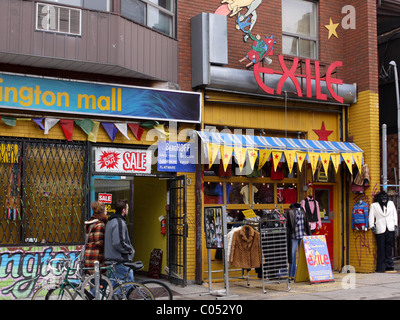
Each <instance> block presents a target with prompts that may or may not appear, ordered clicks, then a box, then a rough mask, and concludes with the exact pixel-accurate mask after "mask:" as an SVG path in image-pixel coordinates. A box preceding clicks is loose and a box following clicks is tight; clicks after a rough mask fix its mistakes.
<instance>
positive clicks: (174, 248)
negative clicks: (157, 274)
mask: <svg viewBox="0 0 400 320" xmlns="http://www.w3.org/2000/svg"><path fill="white" fill-rule="evenodd" d="M169 181H170V184H169V216H168V268H169V272H168V274H169V276H168V280H169V281H170V282H172V283H175V284H179V285H183V286H186V285H187V266H186V255H187V253H186V250H187V244H186V240H187V236H188V225H187V211H186V176H185V175H183V176H179V177H176V178H174V179H171V180H169Z"/></svg>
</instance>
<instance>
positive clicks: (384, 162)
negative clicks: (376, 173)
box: [382, 124, 387, 192]
mask: <svg viewBox="0 0 400 320" xmlns="http://www.w3.org/2000/svg"><path fill="white" fill-rule="evenodd" d="M382 178H383V190H384V191H386V192H387V136H386V124H383V125H382Z"/></svg>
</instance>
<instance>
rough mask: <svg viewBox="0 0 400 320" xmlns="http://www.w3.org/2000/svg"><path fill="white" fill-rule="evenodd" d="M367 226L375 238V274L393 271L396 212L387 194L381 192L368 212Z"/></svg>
mask: <svg viewBox="0 0 400 320" xmlns="http://www.w3.org/2000/svg"><path fill="white" fill-rule="evenodd" d="M368 222H369V226H370V228H371V230H372V232H373V233H375V236H376V247H377V257H376V272H385V271H389V272H390V271H393V270H394V268H393V257H392V255H393V254H392V252H393V241H394V236H395V232H397V210H396V207H395V206H394V203H393V201H390V200H389V197H388V194H387V193H386V192H385V191H381V192H380V193H378V194H377V195H376V196H375V197H374V203H373V204H371V208H370V210H369V221H368Z"/></svg>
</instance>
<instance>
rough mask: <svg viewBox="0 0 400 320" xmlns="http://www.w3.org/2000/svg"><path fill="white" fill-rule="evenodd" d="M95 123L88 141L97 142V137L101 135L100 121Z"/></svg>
mask: <svg viewBox="0 0 400 320" xmlns="http://www.w3.org/2000/svg"><path fill="white" fill-rule="evenodd" d="M93 123H94V125H93V128H92V130H91V131H90V132H89V135H88V141H90V142H97V135H98V134H99V127H100V122H99V121H93Z"/></svg>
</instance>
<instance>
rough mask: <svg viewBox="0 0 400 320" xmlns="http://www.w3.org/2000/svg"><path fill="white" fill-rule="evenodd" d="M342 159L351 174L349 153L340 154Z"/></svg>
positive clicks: (351, 167)
mask: <svg viewBox="0 0 400 320" xmlns="http://www.w3.org/2000/svg"><path fill="white" fill-rule="evenodd" d="M342 157H343V160H344V162H345V163H346V165H347V168H348V169H349V171H350V173H351V174H353V155H352V154H351V153H342Z"/></svg>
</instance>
